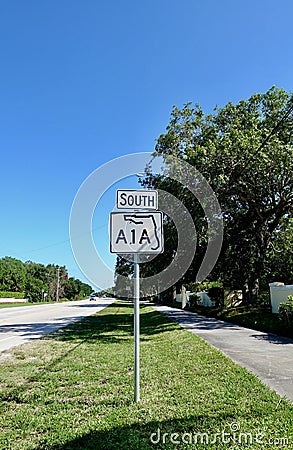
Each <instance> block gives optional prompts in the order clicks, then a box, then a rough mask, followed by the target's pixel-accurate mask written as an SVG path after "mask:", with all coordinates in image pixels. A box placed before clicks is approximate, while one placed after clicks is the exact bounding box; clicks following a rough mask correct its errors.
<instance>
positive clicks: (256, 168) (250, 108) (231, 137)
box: [146, 87, 293, 303]
mask: <svg viewBox="0 0 293 450" xmlns="http://www.w3.org/2000/svg"><path fill="white" fill-rule="evenodd" d="M292 110H293V99H292V95H290V94H289V93H287V92H286V91H284V90H282V89H278V88H276V87H273V88H271V89H270V90H269V91H268V92H266V93H265V94H255V95H252V96H251V97H250V98H249V99H248V100H242V101H240V102H239V103H238V104H236V105H234V104H233V103H231V102H230V103H228V104H227V105H226V106H224V107H223V108H221V109H219V108H216V109H215V110H214V112H213V114H210V115H204V113H203V111H202V109H201V107H200V106H199V105H195V106H194V107H193V106H192V105H191V104H190V103H189V104H186V105H185V106H184V107H183V109H182V110H180V109H178V108H177V107H174V109H173V112H172V115H171V120H170V123H169V125H168V127H167V131H166V133H165V134H162V135H161V136H160V137H159V139H158V142H157V145H156V151H155V154H159V155H163V156H167V155H173V156H176V157H177V158H182V159H184V160H185V161H187V162H188V163H190V164H192V165H194V166H195V167H196V169H197V170H198V171H199V172H201V174H202V175H204V176H205V178H206V179H207V181H208V182H209V184H210V185H211V187H212V188H213V190H214V192H215V193H216V195H217V198H218V200H219V202H220V204H221V207H222V215H223V219H224V223H225V234H224V243H223V248H222V252H221V255H220V258H219V260H218V264H217V266H216V268H215V269H214V271H213V276H214V277H215V278H218V277H220V278H221V279H222V280H223V281H224V282H225V283H226V285H227V284H228V286H231V287H233V288H238V289H239V288H241V289H242V291H243V297H244V300H245V301H246V302H247V303H249V302H250V301H251V299H252V297H253V296H257V295H258V292H259V284H260V282H261V279H262V278H263V277H264V274H265V272H266V268H265V264H266V260H267V255H268V252H270V251H271V249H272V247H271V246H272V245H273V242H274V239H275V237H276V232H277V230H278V229H279V227H280V224H281V222H282V221H283V220H284V218H285V217H287V216H289V215H290V213H292V207H293V192H292V173H293V170H292V169H293V167H292V162H293V146H292V131H293V127H292V125H293V119H292ZM146 182H147V183H148V185H149V186H151V187H155V188H158V187H159V188H160V187H162V188H164V187H165V186H166V183H168V182H167V181H166V180H164V178H162V177H156V176H150V177H149V178H148V179H147V181H146ZM185 191H186V190H184V188H183V187H182V186H181V187H180V188H176V196H177V198H180V199H182V201H183V202H184V201H186V198H187V203H189V205H188V209H189V210H190V212H191V214H192V216H193V218H194V219H195V220H196V221H197V222H199V223H200V222H202V224H203V226H202V227H200V230H199V234H200V253H203V252H204V236H203V234H204V217H203V216H202V212H200V211H199V209H198V207H197V205H196V202H194V201H191V202H190V200H189V198H188V195H187V194H186V192H185ZM197 265H198V257H197V258H196V260H195V261H194V265H193V268H192V269H194V267H196V266H197Z"/></svg>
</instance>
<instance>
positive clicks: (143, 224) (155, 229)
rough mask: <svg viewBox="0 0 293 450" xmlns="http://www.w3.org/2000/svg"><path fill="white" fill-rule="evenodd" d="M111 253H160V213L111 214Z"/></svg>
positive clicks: (161, 245) (161, 230)
mask: <svg viewBox="0 0 293 450" xmlns="http://www.w3.org/2000/svg"><path fill="white" fill-rule="evenodd" d="M110 240H111V244H110V251H111V253H121V254H123V253H126V254H127V253H161V252H162V251H163V244H164V243H163V220H162V213H161V212H150V213H148V212H131V213H127V212H124V213H122V212H113V213H111V215H110Z"/></svg>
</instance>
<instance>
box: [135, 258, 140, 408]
mask: <svg viewBox="0 0 293 450" xmlns="http://www.w3.org/2000/svg"><path fill="white" fill-rule="evenodd" d="M139 294H140V293H139V254H138V253H135V254H134V401H135V402H139V401H140V364H139V362H140V356H139V350H140V349H139V332H140V326H139Z"/></svg>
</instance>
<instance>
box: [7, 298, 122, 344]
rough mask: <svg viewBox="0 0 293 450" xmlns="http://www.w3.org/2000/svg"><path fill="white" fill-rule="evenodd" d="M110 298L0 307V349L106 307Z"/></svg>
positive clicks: (112, 300)
mask: <svg viewBox="0 0 293 450" xmlns="http://www.w3.org/2000/svg"><path fill="white" fill-rule="evenodd" d="M114 301H115V300H114V299H109V298H104V299H99V300H97V301H89V300H80V301H75V302H66V303H55V304H44V305H35V306H33V305H31V306H16V307H12V308H1V309H0V352H2V351H4V350H8V349H10V348H12V347H16V346H17V345H20V344H24V343H25V342H28V341H31V340H32V339H37V338H40V337H42V336H44V335H45V334H48V333H51V332H52V331H55V330H57V329H59V328H61V327H65V326H66V325H68V324H70V323H72V322H74V321H77V320H81V319H82V318H84V317H87V316H90V315H92V314H95V313H96V312H98V311H101V309H103V308H106V307H107V306H109V305H110V304H111V303H113V302H114Z"/></svg>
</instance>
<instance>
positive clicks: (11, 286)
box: [0, 256, 26, 292]
mask: <svg viewBox="0 0 293 450" xmlns="http://www.w3.org/2000/svg"><path fill="white" fill-rule="evenodd" d="M25 281H26V269H25V265H24V263H23V262H22V261H19V260H18V259H15V258H11V257H8V256H6V257H5V258H2V259H0V290H2V291H10V292H23V291H24V288H25Z"/></svg>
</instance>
